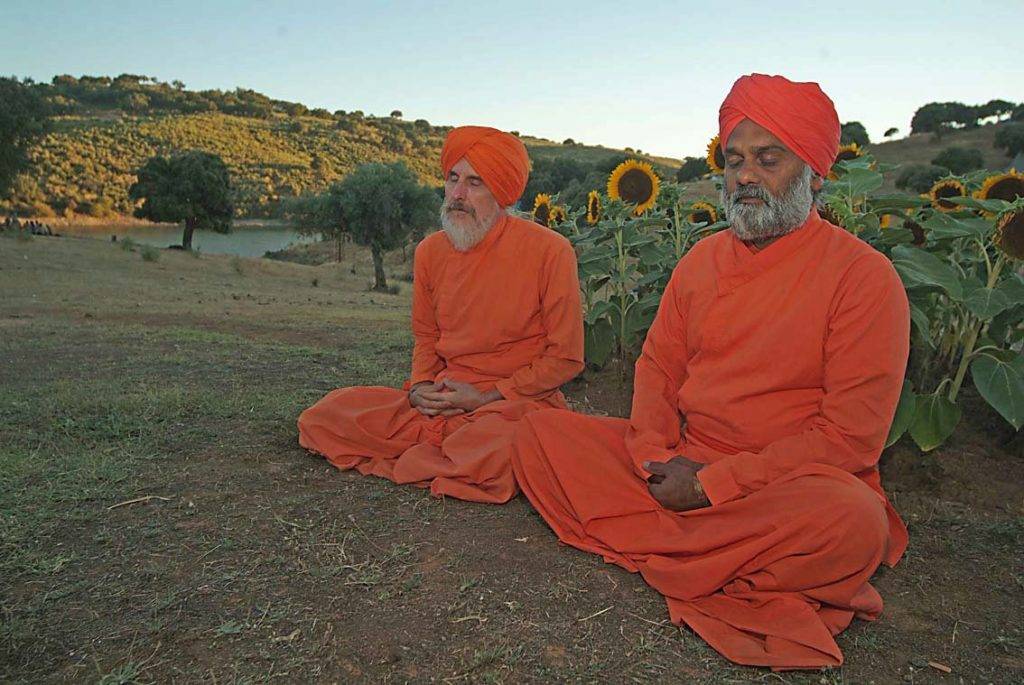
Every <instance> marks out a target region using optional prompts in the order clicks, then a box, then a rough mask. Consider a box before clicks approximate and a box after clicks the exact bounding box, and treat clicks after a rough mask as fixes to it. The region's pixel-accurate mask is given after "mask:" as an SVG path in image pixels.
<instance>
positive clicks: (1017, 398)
mask: <svg viewBox="0 0 1024 685" xmlns="http://www.w3.org/2000/svg"><path fill="white" fill-rule="evenodd" d="M971 378H973V379H974V387H976V388H977V389H978V392H980V393H981V396H982V397H984V398H985V401H986V402H988V403H989V404H990V405H992V408H993V409H995V410H996V411H997V412H999V415H1000V416H1002V417H1003V418H1004V419H1006V420H1007V421H1008V422H1009V423H1010V425H1011V426H1013V427H1014V428H1016V429H1017V430H1020V429H1021V426H1024V356H1021V355H1017V357H1016V359H1014V360H1013V361H1012V362H1011V361H1005V360H1002V359H996V358H994V357H990V356H988V355H985V354H982V355H981V356H980V357H978V358H977V359H975V360H974V361H973V362H971Z"/></svg>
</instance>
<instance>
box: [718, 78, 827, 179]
mask: <svg viewBox="0 0 1024 685" xmlns="http://www.w3.org/2000/svg"><path fill="white" fill-rule="evenodd" d="M744 119H750V120H751V121H753V122H754V123H755V124H758V125H760V126H763V127H764V128H766V129H768V130H769V131H771V133H772V134H774V135H775V137H776V138H778V139H779V140H781V141H782V142H783V143H785V144H786V147H788V148H789V149H790V150H792V151H793V153H794V154H795V155H796V156H797V157H799V158H800V159H802V160H804V161H805V162H807V164H808V165H810V167H811V168H812V169H814V170H815V171H816V172H817V173H818V174H820V175H822V176H826V175H827V174H828V172H829V169H831V168H832V163H833V162H835V161H836V154H837V153H838V152H839V116H838V115H837V114H836V107H835V105H834V104H833V103H832V100H830V99H829V97H828V96H827V95H825V93H823V92H822V90H821V87H820V86H818V84H817V83H796V82H794V81H790V80H789V79H787V78H786V77H784V76H766V75H765V74H751V75H749V76H741V77H740V78H739V79H738V80H737V81H736V83H734V84H733V86H732V90H731V91H729V95H727V96H726V98H725V102H723V103H722V107H721V109H719V110H718V133H719V140H721V141H722V149H723V150H724V149H725V147H726V145H727V144H728V142H729V135H730V134H731V133H732V131H733V129H734V128H736V125H737V124H739V123H740V122H741V121H743V120H744Z"/></svg>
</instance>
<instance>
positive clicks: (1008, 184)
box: [974, 169, 1024, 217]
mask: <svg viewBox="0 0 1024 685" xmlns="http://www.w3.org/2000/svg"><path fill="white" fill-rule="evenodd" d="M974 197H976V198H978V199H979V200H1006V201H1007V202H1013V201H1014V200H1016V199H1017V198H1018V197H1024V174H1022V173H1020V172H1018V171H1017V170H1016V169H1010V170H1009V171H1007V172H1006V173H1005V174H996V175H995V176H989V177H988V178H986V179H985V182H984V183H982V184H981V188H979V189H978V190H977V192H975V193H974ZM985 214H986V215H987V216H990V217H991V216H995V215H994V214H993V213H992V212H986V213H985Z"/></svg>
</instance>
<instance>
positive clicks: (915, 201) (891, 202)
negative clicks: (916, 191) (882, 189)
mask: <svg viewBox="0 0 1024 685" xmlns="http://www.w3.org/2000/svg"><path fill="white" fill-rule="evenodd" d="M869 202H870V203H871V209H873V210H874V211H876V212H881V211H884V210H886V209H895V210H899V211H900V212H902V211H903V210H904V209H916V208H918V207H920V206H922V205H923V204H924V200H922V199H921V198H917V197H913V196H912V195H875V196H874V197H871V198H870V199H869Z"/></svg>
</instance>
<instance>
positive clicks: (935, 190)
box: [928, 178, 967, 212]
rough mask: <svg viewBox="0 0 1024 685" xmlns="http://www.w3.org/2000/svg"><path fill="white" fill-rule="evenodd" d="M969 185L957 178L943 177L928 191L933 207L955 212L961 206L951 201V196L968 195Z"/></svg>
mask: <svg viewBox="0 0 1024 685" xmlns="http://www.w3.org/2000/svg"><path fill="white" fill-rule="evenodd" d="M966 196H967V187H966V186H964V184H963V183H962V182H960V181H958V180H957V179H955V178H943V179H940V180H938V181H936V182H935V185H933V186H932V189H931V190H929V191H928V197H930V198H931V201H932V207H934V208H935V209H937V210H939V211H940V212H954V211H956V210H957V209H959V208H960V205H955V204H953V203H952V202H950V201H949V199H948V198H951V197H966Z"/></svg>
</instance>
